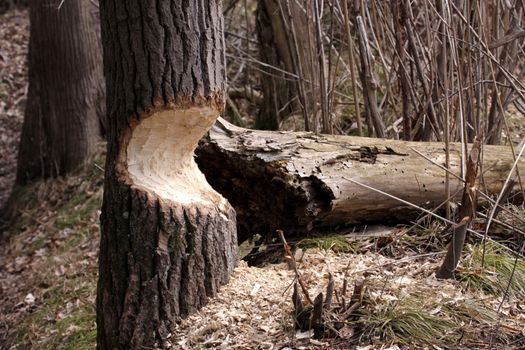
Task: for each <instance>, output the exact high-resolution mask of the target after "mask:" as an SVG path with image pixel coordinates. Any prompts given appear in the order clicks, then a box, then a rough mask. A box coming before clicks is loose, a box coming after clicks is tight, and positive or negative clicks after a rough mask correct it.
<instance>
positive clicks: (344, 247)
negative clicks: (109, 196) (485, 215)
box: [0, 11, 525, 350]
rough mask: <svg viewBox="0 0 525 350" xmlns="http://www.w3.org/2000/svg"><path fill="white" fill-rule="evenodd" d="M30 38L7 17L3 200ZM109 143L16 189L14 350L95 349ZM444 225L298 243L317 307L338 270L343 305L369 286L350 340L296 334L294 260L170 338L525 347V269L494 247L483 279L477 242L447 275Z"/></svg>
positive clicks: (241, 272)
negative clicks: (77, 163) (80, 163)
mask: <svg viewBox="0 0 525 350" xmlns="http://www.w3.org/2000/svg"><path fill="white" fill-rule="evenodd" d="M27 29H28V20H27V12H20V11H11V12H9V13H8V14H6V15H4V16H2V17H1V18H0V69H1V72H2V77H1V81H0V142H1V144H0V147H1V150H2V152H1V154H0V157H2V158H0V203H1V201H2V200H5V198H6V197H7V195H6V193H8V191H7V189H8V188H9V187H10V185H11V184H12V181H13V179H14V173H15V162H16V145H17V143H18V137H19V136H18V135H19V132H20V126H21V122H22V117H23V106H24V96H25V91H26V86H27V84H26V71H25V54H26V47H27ZM6 45H8V46H6ZM4 72H5V73H4ZM103 148H104V147H103V145H102V144H101V146H100V151H99V153H98V154H97V156H96V157H94V158H93V160H92V161H91V162H89V164H88V165H87V166H86V168H85V169H81V170H79V172H78V173H77V174H74V175H72V176H69V177H67V178H64V179H58V180H53V181H43V182H39V183H35V184H33V185H31V186H29V187H27V188H24V189H21V190H18V191H17V192H16V193H15V194H14V195H15V197H16V205H17V206H16V208H15V213H16V215H15V218H14V221H13V222H12V224H11V225H10V227H9V230H8V232H7V234H8V237H9V238H8V239H7V240H6V241H4V242H2V243H1V244H0V281H1V285H0V349H75V350H77V349H79V350H82V349H93V348H94V347H95V338H96V324H95V304H94V303H95V297H96V282H97V255H98V243H99V234H100V232H99V222H98V217H99V215H100V209H99V208H100V206H101V201H102V184H103V167H104V152H103ZM441 229H442V227H439V226H437V225H435V224H430V226H429V227H427V228H421V227H416V228H412V229H409V228H408V227H396V228H388V227H370V228H367V229H366V232H364V234H361V235H359V234H358V232H354V233H348V234H346V235H342V236H341V235H339V236H334V237H323V238H311V239H309V240H304V241H301V242H294V243H296V244H295V245H294V249H295V250H294V257H295V258H296V260H297V268H298V272H299V274H300V279H301V281H302V282H303V283H304V285H305V287H306V289H308V293H309V295H310V297H311V298H312V299H313V298H314V297H315V296H316V295H317V294H318V293H319V292H321V291H326V287H327V284H328V280H329V276H330V275H331V276H332V277H333V279H334V283H335V290H336V291H338V294H337V298H335V299H334V302H333V304H334V305H337V304H338V303H340V302H342V299H343V294H345V295H347V296H350V295H351V294H352V291H353V290H354V286H355V285H360V284H361V283H362V284H363V286H364V289H363V293H362V294H361V296H360V298H359V305H358V307H357V309H356V310H355V312H353V313H352V314H351V317H349V318H348V319H347V322H346V323H345V325H344V327H343V328H340V329H339V330H338V336H333V334H332V335H331V336H327V335H326V334H324V335H323V336H321V337H314V335H313V334H312V333H311V332H309V331H297V330H295V329H294V320H293V317H292V292H293V283H294V280H295V279H296V277H297V276H296V273H295V272H294V271H293V270H290V269H289V268H288V264H287V263H285V262H283V261H282V259H281V260H280V262H278V263H275V264H266V265H264V266H259V267H249V266H247V264H246V263H245V262H243V261H240V262H239V266H238V268H237V269H236V271H235V273H234V275H233V276H232V279H231V281H230V283H229V284H228V285H227V286H224V287H223V288H222V289H221V291H220V293H219V295H218V296H217V297H215V298H213V299H211V300H210V301H209V303H208V305H207V306H206V307H204V308H203V309H202V310H200V311H199V312H197V313H196V314H195V315H192V316H190V317H189V318H188V319H186V320H184V321H182V322H181V323H180V324H179V325H178V326H177V327H176V329H174V330H173V334H172V336H171V338H170V339H169V342H170V344H171V345H172V347H173V348H174V349H204V348H217V349H349V348H352V349H361V350H365V349H366V350H369V349H405V348H406V349H409V348H410V349H413V348H428V349H445V348H447V349H448V348H458V349H459V348H461V349H464V348H471V349H483V348H487V349H488V348H491V349H512V348H515V349H520V348H521V349H522V348H524V347H525V262H523V260H519V261H517V260H515V259H514V257H513V256H512V255H510V254H509V253H507V252H506V251H505V250H503V249H501V248H500V247H499V246H497V245H495V244H489V246H488V248H489V250H487V252H486V253H487V254H486V256H485V259H486V262H487V265H488V268H487V269H485V270H482V269H481V268H480V258H481V254H480V252H481V249H480V247H479V245H477V244H476V242H474V241H471V242H469V245H468V247H467V253H466V255H465V257H464V259H463V261H462V266H461V268H460V269H459V274H458V276H457V277H458V278H457V279H454V280H447V281H443V280H437V279H436V278H435V276H434V271H435V270H436V268H437V267H438V266H439V263H440V261H441V258H442V256H443V252H444V249H445V245H444V242H442V241H441V238H440V235H439V232H440V230H441ZM358 237H359V238H358ZM242 248H243V249H242V250H243V251H247V247H242ZM516 261H517V263H516ZM515 263H516V264H515ZM514 267H515V268H514ZM513 270H514V272H513V273H512V271H513ZM344 280H346V281H347V282H346V284H347V286H348V288H347V289H348V291H347V293H342V285H343V283H344ZM507 287H509V288H507ZM507 289H508V291H507ZM303 294H304V293H303ZM348 301H349V302H350V300H348ZM327 313H328V314H330V315H327V317H328V316H329V317H332V318H337V317H338V315H337V313H336V312H333V313H330V312H327ZM328 326H329V327H332V326H333V325H331V324H328Z"/></svg>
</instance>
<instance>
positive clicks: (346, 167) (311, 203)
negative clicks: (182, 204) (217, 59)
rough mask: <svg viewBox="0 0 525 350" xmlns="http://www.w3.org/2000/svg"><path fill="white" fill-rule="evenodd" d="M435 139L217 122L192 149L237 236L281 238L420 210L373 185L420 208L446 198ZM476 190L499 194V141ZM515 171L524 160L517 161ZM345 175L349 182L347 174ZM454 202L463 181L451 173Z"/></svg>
mask: <svg viewBox="0 0 525 350" xmlns="http://www.w3.org/2000/svg"><path fill="white" fill-rule="evenodd" d="M414 149H415V150H417V151H419V152H420V153H422V154H423V155H424V156H426V157H428V158H429V159H432V160H433V161H434V162H435V163H436V164H439V165H443V164H444V163H445V152H444V146H443V144H442V143H430V142H406V141H396V140H382V139H370V138H361V137H351V136H328V135H317V134H314V133H307V132H298V133H291V132H270V131H254V130H247V129H243V128H238V127H234V126H232V125H230V124H228V123H227V122H225V121H222V120H221V121H220V122H217V123H216V125H215V126H214V127H213V128H212V130H211V131H210V133H209V135H208V136H207V137H206V138H204V139H203V140H202V142H201V145H200V147H199V149H198V152H197V154H198V163H199V166H200V167H201V169H202V170H203V172H204V173H205V175H206V176H207V178H208V180H209V181H210V184H211V185H212V186H213V187H214V188H215V189H217V191H219V192H220V193H222V194H223V195H224V196H225V197H226V198H228V200H229V201H230V203H232V205H233V206H234V208H235V209H236V212H237V221H238V226H239V240H240V241H241V240H243V239H246V238H248V237H251V235H253V234H257V233H259V234H263V235H265V234H267V233H273V232H274V230H276V229H280V230H283V231H284V232H285V234H286V235H287V237H288V236H301V235H302V236H304V235H305V234H307V233H308V232H321V233H322V232H328V231H330V232H333V231H334V230H336V229H338V228H345V227H347V226H349V225H354V224H363V223H369V222H393V223H398V222H406V221H408V220H411V219H414V218H415V217H416V216H417V215H418V214H420V212H419V211H418V210H416V209H414V208H412V207H410V206H409V205H406V204H403V203H401V202H399V201H398V200H396V199H392V198H389V197H387V196H385V195H383V194H380V193H377V192H375V191H372V190H370V189H367V188H365V187H363V186H361V185H358V184H356V183H355V182H352V181H351V180H355V181H358V182H359V183H361V184H365V185H368V186H371V187H373V188H376V189H379V190H381V191H384V192H386V193H389V194H391V195H394V196H396V197H399V198H401V199H404V200H406V201H408V202H411V203H413V204H416V205H418V206H421V207H424V208H434V207H437V206H438V205H440V204H441V203H442V202H443V201H445V199H446V192H445V170H443V168H442V167H439V166H437V165H435V164H432V163H431V162H430V161H428V160H426V159H425V158H423V156H421V155H419V154H418V153H416V151H414ZM460 150H461V145H459V144H452V145H451V151H450V164H451V171H452V172H454V173H456V174H459V173H460V167H461V160H460ZM482 161H483V164H484V166H483V167H484V169H485V172H484V174H483V186H481V187H480V189H481V190H482V191H484V192H485V193H488V194H494V193H498V191H500V190H501V186H502V184H503V181H504V179H505V177H506V175H507V172H508V171H509V170H510V168H511V165H512V162H513V158H512V154H511V152H510V149H509V148H507V147H503V146H485V147H484V149H483V159H482ZM519 169H520V173H521V172H523V171H525V160H522V161H520V164H519ZM348 179H350V180H348ZM450 188H451V193H452V194H456V197H455V198H454V200H459V199H460V197H461V189H462V188H463V184H462V183H461V182H460V181H459V180H458V179H456V178H455V177H451V181H450Z"/></svg>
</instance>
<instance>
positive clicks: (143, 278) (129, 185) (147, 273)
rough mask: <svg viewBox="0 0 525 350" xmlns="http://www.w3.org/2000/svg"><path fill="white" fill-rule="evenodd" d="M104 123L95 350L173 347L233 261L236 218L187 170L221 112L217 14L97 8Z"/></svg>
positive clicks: (215, 0)
mask: <svg viewBox="0 0 525 350" xmlns="http://www.w3.org/2000/svg"><path fill="white" fill-rule="evenodd" d="M100 12H101V20H102V38H103V46H104V67H105V76H106V86H107V96H108V98H107V110H108V113H109V114H108V120H109V125H110V127H109V135H108V153H107V160H106V175H105V176H106V178H105V186H104V202H103V208H102V215H101V224H102V233H101V234H102V236H101V245H100V259H99V264H100V265H99V268H100V271H99V284H98V294H97V326H98V331H97V332H98V333H97V341H98V347H99V348H100V349H146V348H156V347H162V348H165V347H169V346H170V344H169V335H170V333H171V329H172V327H173V326H174V324H175V322H177V321H178V320H179V319H180V317H184V316H186V315H188V314H190V313H191V312H193V311H195V310H196V309H197V308H199V307H201V306H203V305H204V304H205V303H206V299H207V297H209V296H212V295H214V294H215V293H217V291H218V288H219V286H220V285H222V284H224V283H226V282H227V281H228V278H229V276H230V274H231V272H232V271H233V269H234V267H235V264H236V261H237V257H236V253H237V238H236V220H235V212H234V210H233V208H232V207H231V206H230V205H229V204H228V202H227V201H226V200H225V199H224V198H223V197H222V196H221V195H219V194H218V193H216V192H215V191H214V190H213V189H212V188H211V187H210V186H209V185H208V183H207V182H206V179H205V178H204V175H203V174H202V173H201V172H200V171H199V170H198V168H197V166H196V164H195V162H194V160H193V150H194V149H195V147H196V145H197V143H198V140H199V139H200V138H201V137H202V135H203V134H204V133H205V132H206V131H207V130H208V129H209V128H210V127H211V125H212V124H213V122H214V121H215V119H216V118H217V117H218V115H219V113H220V111H221V110H222V109H223V104H224V96H223V91H224V80H225V77H224V72H225V56H224V43H223V18H222V6H221V2H220V1H219V0H210V1H196V0H192V1H186V2H184V3H182V2H178V1H168V0H157V1H152V0H151V1H140V2H139V1H137V2H131V1H125V0H103V1H100Z"/></svg>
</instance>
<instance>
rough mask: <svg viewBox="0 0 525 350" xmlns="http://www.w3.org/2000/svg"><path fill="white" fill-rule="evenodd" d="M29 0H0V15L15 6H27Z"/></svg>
mask: <svg viewBox="0 0 525 350" xmlns="http://www.w3.org/2000/svg"><path fill="white" fill-rule="evenodd" d="M28 2H29V0H0V15H1V14H4V13H6V12H7V11H9V10H10V9H12V8H13V7H15V6H27V5H28Z"/></svg>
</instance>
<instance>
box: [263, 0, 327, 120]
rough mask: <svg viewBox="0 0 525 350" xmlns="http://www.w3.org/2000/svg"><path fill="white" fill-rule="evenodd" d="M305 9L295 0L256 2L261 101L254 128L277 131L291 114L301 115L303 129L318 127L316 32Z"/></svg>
mask: <svg viewBox="0 0 525 350" xmlns="http://www.w3.org/2000/svg"><path fill="white" fill-rule="evenodd" d="M305 4H306V6H303V4H300V3H299V2H297V1H282V0H259V1H258V5H257V35H258V38H259V52H260V59H261V61H262V62H263V63H265V64H266V65H267V66H263V67H261V72H262V75H261V85H262V90H263V102H262V104H261V108H260V111H259V114H258V116H257V120H256V127H257V128H258V129H264V130H277V129H278V128H279V122H280V121H282V120H283V119H284V118H285V117H287V116H288V115H290V114H294V113H295V114H302V115H303V119H304V121H305V128H306V129H307V130H308V129H309V128H310V124H312V127H313V128H315V127H317V123H316V122H315V120H310V118H312V117H313V119H316V118H315V115H316V108H317V103H316V95H317V97H318V91H316V90H317V86H318V85H319V84H318V81H319V68H318V67H319V65H318V63H317V62H316V60H317V54H316V52H315V49H316V46H315V41H314V38H315V33H314V31H313V24H312V23H311V21H312V19H311V14H310V13H309V9H310V8H309V7H308V6H310V5H309V2H306V3H305Z"/></svg>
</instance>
